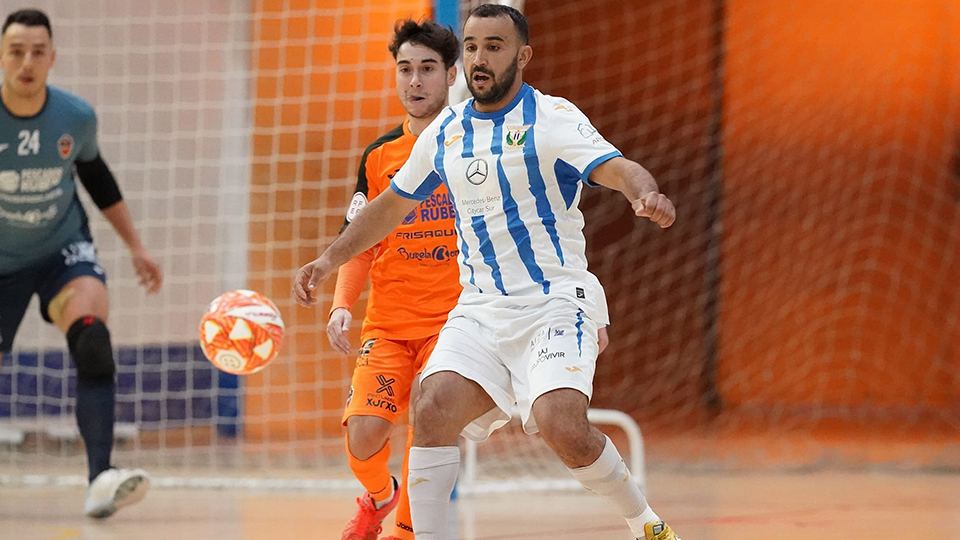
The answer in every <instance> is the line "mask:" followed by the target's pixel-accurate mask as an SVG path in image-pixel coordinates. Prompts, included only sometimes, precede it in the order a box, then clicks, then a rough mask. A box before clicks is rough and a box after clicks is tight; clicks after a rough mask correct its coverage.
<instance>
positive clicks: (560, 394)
mask: <svg viewBox="0 0 960 540" xmlns="http://www.w3.org/2000/svg"><path fill="white" fill-rule="evenodd" d="M533 414H534V418H536V420H537V427H538V428H539V429H540V435H541V436H542V437H543V440H544V441H545V442H546V443H547V445H549V446H550V448H551V449H553V451H554V452H555V453H556V454H557V456H558V457H559V458H560V460H561V461H563V463H564V464H565V465H566V466H568V467H570V468H577V467H585V466H587V465H590V464H592V463H593V462H594V461H596V460H597V458H598V457H600V453H601V452H603V446H604V444H605V442H606V439H605V438H604V436H603V434H602V433H600V431H599V430H597V429H596V428H595V427H593V426H592V425H590V422H589V421H587V399H586V396H584V395H583V394H581V393H580V392H577V391H576V390H569V389H563V390H556V391H554V392H550V393H547V394H544V395H543V396H540V398H539V399H537V401H536V402H535V403H534V407H533Z"/></svg>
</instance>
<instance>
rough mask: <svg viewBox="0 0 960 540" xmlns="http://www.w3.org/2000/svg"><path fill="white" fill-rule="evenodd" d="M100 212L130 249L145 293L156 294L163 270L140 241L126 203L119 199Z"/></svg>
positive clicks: (161, 282) (160, 283) (134, 267)
mask: <svg viewBox="0 0 960 540" xmlns="http://www.w3.org/2000/svg"><path fill="white" fill-rule="evenodd" d="M100 212H102V213H103V217H105V218H107V221H109V222H110V225H112V226H113V229H114V230H115V231H117V234H118V235H119V236H120V238H121V239H123V243H124V244H126V245H127V249H129V250H130V258H131V259H133V269H134V270H135V271H136V272H137V277H138V278H139V279H140V285H141V286H143V288H145V289H146V290H147V294H156V293H157V292H158V291H159V290H160V286H161V285H163V270H162V269H161V268H160V265H159V264H157V261H155V260H153V257H151V256H150V252H149V251H147V248H145V247H144V246H143V243H142V242H141V241H140V235H139V234H137V229H136V228H135V227H134V226H133V219H131V218H130V211H129V210H128V209H127V203H125V202H123V201H119V202H116V203H114V204H112V205H111V206H109V207H107V208H104V209H102V210H100Z"/></svg>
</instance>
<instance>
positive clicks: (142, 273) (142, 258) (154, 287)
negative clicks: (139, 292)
mask: <svg viewBox="0 0 960 540" xmlns="http://www.w3.org/2000/svg"><path fill="white" fill-rule="evenodd" d="M130 256H131V257H132V258H133V269H134V271H136V273H137V277H138V278H139V279H140V285H141V286H142V287H143V288H144V289H146V290H147V294H156V293H157V292H159V291H160V286H161V285H163V269H161V268H160V265H159V264H157V261H155V260H153V257H151V256H150V253H149V252H148V251H147V248H144V247H141V248H139V249H136V250H133V251H131V252H130Z"/></svg>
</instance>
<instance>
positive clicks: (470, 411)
mask: <svg viewBox="0 0 960 540" xmlns="http://www.w3.org/2000/svg"><path fill="white" fill-rule="evenodd" d="M495 406H496V405H495V404H494V403H493V400H492V399H491V398H490V396H488V395H487V393H486V392H485V391H484V390H483V388H481V387H480V385H479V384H477V383H476V382H474V381H471V380H469V379H466V378H465V377H463V376H461V375H459V374H457V373H453V372H449V371H442V372H440V373H435V374H433V375H430V376H429V377H427V378H426V379H424V380H423V382H422V383H421V384H420V396H419V398H418V399H417V405H416V413H415V415H414V416H415V417H416V419H417V421H416V424H414V426H413V444H414V446H421V447H436V446H456V444H457V438H458V437H459V436H460V432H461V431H462V430H463V428H464V427H466V426H467V424H469V423H470V422H472V421H474V420H476V419H477V418H479V417H480V416H481V415H483V414H484V413H486V412H487V411H489V410H490V409H492V408H493V407H495Z"/></svg>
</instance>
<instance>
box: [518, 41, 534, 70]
mask: <svg viewBox="0 0 960 540" xmlns="http://www.w3.org/2000/svg"><path fill="white" fill-rule="evenodd" d="M531 58H533V47H531V46H529V45H524V46H522V47H520V52H519V53H518V54H517V65H518V67H519V68H520V69H523V68H524V67H526V66H527V64H529V63H530V59H531Z"/></svg>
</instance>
